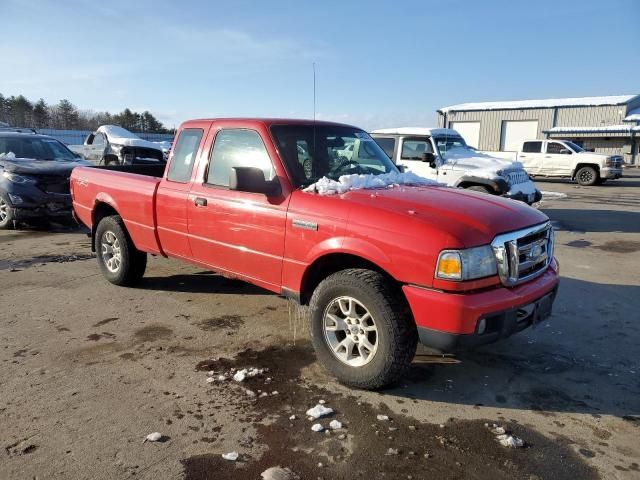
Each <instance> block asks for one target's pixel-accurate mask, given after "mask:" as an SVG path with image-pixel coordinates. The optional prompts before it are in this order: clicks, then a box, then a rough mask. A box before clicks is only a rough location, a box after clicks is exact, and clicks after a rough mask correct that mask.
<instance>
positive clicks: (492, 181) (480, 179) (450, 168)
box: [371, 127, 542, 205]
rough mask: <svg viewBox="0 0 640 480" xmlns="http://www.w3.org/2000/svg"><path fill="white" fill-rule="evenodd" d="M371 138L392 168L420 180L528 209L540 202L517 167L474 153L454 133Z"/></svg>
mask: <svg viewBox="0 0 640 480" xmlns="http://www.w3.org/2000/svg"><path fill="white" fill-rule="evenodd" d="M371 136H372V137H373V139H374V140H375V141H376V143H378V145H380V146H381V147H382V149H383V150H384V151H385V152H386V153H387V155H389V157H390V158H391V159H392V160H393V162H394V163H395V164H396V165H400V166H402V167H403V168H404V170H406V171H410V172H414V173H415V174H417V175H420V176H422V177H426V178H430V179H433V180H436V181H437V182H439V183H443V184H446V185H449V186H452V187H460V188H466V189H468V190H475V191H479V192H484V193H490V194H493V195H501V196H503V197H508V198H512V199H514V200H520V201H523V202H525V203H527V204H529V205H531V204H532V203H535V202H538V201H540V199H541V198H542V194H541V193H540V191H539V190H538V189H537V188H536V186H535V184H534V183H533V182H532V181H531V179H530V178H529V175H527V172H525V170H524V169H523V167H522V165H521V164H519V163H518V162H514V161H512V160H506V159H503V158H495V157H492V156H490V155H487V154H484V153H481V152H478V151H477V150H475V149H473V148H471V147H469V146H467V144H466V143H465V141H464V139H463V138H462V136H461V135H460V134H459V133H458V132H457V131H455V130H452V129H449V128H406V127H403V128H385V129H381V130H374V131H372V132H371Z"/></svg>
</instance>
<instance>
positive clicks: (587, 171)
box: [576, 167, 600, 187]
mask: <svg viewBox="0 0 640 480" xmlns="http://www.w3.org/2000/svg"><path fill="white" fill-rule="evenodd" d="M599 178H600V176H599V175H598V171H597V170H596V169H595V168H593V167H581V168H580V169H579V170H578V171H577V172H576V181H577V182H578V183H579V184H580V185H583V186H585V187H591V186H593V185H595V184H596V183H598V179H599Z"/></svg>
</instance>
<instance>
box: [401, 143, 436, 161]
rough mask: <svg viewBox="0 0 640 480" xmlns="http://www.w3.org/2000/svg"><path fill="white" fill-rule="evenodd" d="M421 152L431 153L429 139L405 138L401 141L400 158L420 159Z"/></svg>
mask: <svg viewBox="0 0 640 480" xmlns="http://www.w3.org/2000/svg"><path fill="white" fill-rule="evenodd" d="M423 153H433V148H432V147H431V142H429V140H424V139H411V138H405V139H404V141H403V142H402V154H401V155H400V158H401V159H402V160H422V154H423Z"/></svg>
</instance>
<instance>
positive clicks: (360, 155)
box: [271, 125, 398, 187]
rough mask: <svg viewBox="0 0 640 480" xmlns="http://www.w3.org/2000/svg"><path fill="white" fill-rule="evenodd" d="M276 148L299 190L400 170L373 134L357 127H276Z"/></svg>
mask: <svg viewBox="0 0 640 480" xmlns="http://www.w3.org/2000/svg"><path fill="white" fill-rule="evenodd" d="M271 133H272V135H273V137H274V140H275V143H276V146H277V147H278V151H279V152H280V155H281V156H282V157H283V159H284V161H285V163H286V165H287V170H288V171H289V173H290V175H291V177H292V179H293V183H294V184H295V186H296V187H306V186H308V185H311V184H312V183H315V182H316V181H318V180H320V179H321V178H322V177H328V178H330V179H332V180H338V178H340V176H342V175H349V174H352V173H358V174H373V175H379V174H382V173H390V172H398V169H397V167H396V166H395V165H394V164H393V162H392V161H391V160H390V159H389V157H388V156H387V155H386V154H385V153H384V151H383V150H382V149H381V148H380V147H379V146H378V144H377V143H376V142H374V141H373V139H372V138H371V137H370V136H369V134H367V133H365V132H363V131H362V130H359V129H357V128H353V127H341V126H331V125H315V126H314V125H274V126H273V127H271Z"/></svg>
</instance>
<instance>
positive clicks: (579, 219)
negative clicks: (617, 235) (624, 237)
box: [542, 192, 640, 233]
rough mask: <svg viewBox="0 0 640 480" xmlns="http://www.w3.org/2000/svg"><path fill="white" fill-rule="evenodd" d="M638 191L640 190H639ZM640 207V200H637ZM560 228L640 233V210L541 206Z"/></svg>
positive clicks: (579, 230) (582, 230) (581, 230)
mask: <svg viewBox="0 0 640 480" xmlns="http://www.w3.org/2000/svg"><path fill="white" fill-rule="evenodd" d="M639 193H640V192H639ZM638 207H639V208H640V201H638ZM542 211H543V212H544V213H545V214H546V215H547V216H548V217H549V218H550V219H551V220H552V221H553V222H557V223H559V228H560V229H562V230H571V231H577V232H624V233H640V211H637V212H632V211H624V210H580V209H570V208H543V209H542Z"/></svg>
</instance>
